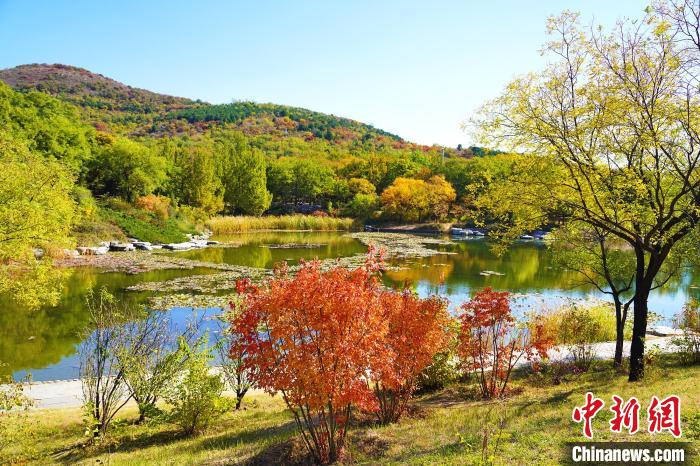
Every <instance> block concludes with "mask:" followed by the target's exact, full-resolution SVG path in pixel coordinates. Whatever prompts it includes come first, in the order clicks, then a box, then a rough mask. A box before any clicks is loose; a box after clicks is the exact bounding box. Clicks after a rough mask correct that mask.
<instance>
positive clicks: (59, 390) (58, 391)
mask: <svg viewBox="0 0 700 466" xmlns="http://www.w3.org/2000/svg"><path fill="white" fill-rule="evenodd" d="M673 338H674V337H671V336H665V337H655V336H652V335H648V336H647V340H646V341H647V346H648V348H651V347H652V346H654V345H657V346H658V347H659V349H660V350H661V352H663V353H675V352H677V349H676V347H674V345H673V343H672V340H673ZM592 347H593V351H594V353H595V356H594V359H596V360H612V358H613V356H614V354H615V342H612V341H609V342H603V343H594V344H593V345H592ZM629 349H630V342H629V341H625V344H624V350H623V354H624V355H625V357H627V355H629ZM568 356H569V355H568V350H567V349H566V348H565V347H557V348H555V349H553V350H552V352H551V353H550V357H549V361H550V362H564V361H566V360H567V359H568ZM525 364H526V363H525V362H521V363H519V366H523V365H525ZM218 370H219V367H218V366H213V367H212V371H213V372H216V371H218ZM22 386H23V388H24V393H25V394H26V395H27V396H29V397H30V398H31V399H32V400H34V403H35V405H34V406H33V407H32V408H31V409H32V410H36V409H59V408H75V407H79V406H81V405H82V400H81V396H82V384H81V382H80V379H69V380H50V381H43V382H29V383H24V384H22ZM249 393H251V394H252V393H263V391H262V390H259V389H254V388H251V389H250V392H249ZM131 402H132V401H130V403H131Z"/></svg>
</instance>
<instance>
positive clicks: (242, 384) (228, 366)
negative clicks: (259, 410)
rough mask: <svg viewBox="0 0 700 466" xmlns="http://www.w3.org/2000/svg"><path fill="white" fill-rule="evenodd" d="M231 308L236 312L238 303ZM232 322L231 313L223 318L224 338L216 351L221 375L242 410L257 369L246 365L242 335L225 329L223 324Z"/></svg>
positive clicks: (232, 302) (221, 328)
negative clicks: (234, 394)
mask: <svg viewBox="0 0 700 466" xmlns="http://www.w3.org/2000/svg"><path fill="white" fill-rule="evenodd" d="M236 301H237V299H236ZM230 306H231V311H235V309H236V302H235V301H231V304H230ZM231 320H233V317H232V316H231V315H230V313H226V314H224V315H223V316H222V322H221V323H220V325H219V331H220V333H221V335H222V336H221V339H220V340H219V341H218V342H217V344H216V349H217V351H218V353H219V359H220V360H221V374H222V375H223V378H224V381H225V382H226V384H227V385H228V386H229V388H230V389H231V390H233V391H234V392H235V393H236V407H235V408H236V409H241V404H242V403H243V398H244V397H245V395H246V393H248V390H250V388H251V387H252V386H253V378H254V377H255V371H256V368H255V367H250V365H247V364H246V360H247V358H248V355H249V353H248V350H247V348H245V347H244V346H242V345H239V344H238V343H239V342H240V339H241V335H240V334H238V333H236V332H235V331H234V330H233V329H232V328H231V327H229V328H225V327H224V324H223V322H229V321H231Z"/></svg>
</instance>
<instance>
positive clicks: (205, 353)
mask: <svg viewBox="0 0 700 466" xmlns="http://www.w3.org/2000/svg"><path fill="white" fill-rule="evenodd" d="M180 347H181V350H182V351H183V352H184V353H185V356H186V360H185V363H184V365H183V367H182V369H183V372H184V373H183V375H182V377H181V378H180V379H179V380H177V381H176V382H175V383H174V384H173V386H172V387H171V388H170V389H169V390H168V391H167V392H166V395H165V400H166V401H167V402H168V404H170V405H171V406H172V410H171V411H170V415H169V418H170V420H171V421H172V422H174V423H175V424H177V425H179V426H180V428H181V429H182V431H183V432H184V433H185V434H187V435H192V434H194V433H195V432H200V431H202V430H204V429H205V428H206V427H208V426H209V424H210V423H211V422H212V421H214V420H215V419H217V418H219V417H221V416H222V415H223V414H224V413H225V412H226V411H228V410H229V408H230V402H229V400H227V399H226V398H224V397H223V396H221V393H222V392H223V390H224V383H223V381H222V380H221V377H220V376H219V375H218V374H211V373H210V372H209V364H208V362H209V361H210V360H211V359H212V354H211V349H210V348H207V346H206V336H205V337H203V338H202V339H200V340H199V341H198V342H197V344H196V345H195V347H194V348H191V347H190V345H189V344H188V343H187V342H186V341H185V339H184V338H181V339H180Z"/></svg>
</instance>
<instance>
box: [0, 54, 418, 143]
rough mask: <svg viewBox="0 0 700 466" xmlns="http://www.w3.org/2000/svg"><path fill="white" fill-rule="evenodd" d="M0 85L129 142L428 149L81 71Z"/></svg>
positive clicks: (356, 128)
mask: <svg viewBox="0 0 700 466" xmlns="http://www.w3.org/2000/svg"><path fill="white" fill-rule="evenodd" d="M0 80H2V81H4V82H5V83H7V84H8V85H9V86H10V87H12V88H14V89H15V90H19V91H32V90H35V91H40V92H45V93H48V94H51V95H54V96H56V97H59V98H60V99H62V100H65V101H68V102H70V103H72V104H74V105H76V106H78V107H79V108H80V109H81V111H82V114H83V115H84V117H85V118H86V120H87V121H88V122H90V123H91V124H93V126H95V127H96V128H97V129H99V130H103V131H113V132H116V133H120V134H124V135H128V136H132V137H156V138H157V137H165V136H178V135H190V136H193V135H196V134H201V133H204V132H206V131H208V130H210V129H213V128H226V129H238V130H240V131H242V132H243V133H244V134H246V135H248V136H259V135H271V136H273V137H286V136H296V137H300V138H302V139H305V140H312V139H325V140H327V141H330V142H335V143H339V144H345V143H353V142H360V143H365V142H371V143H373V144H382V145H388V146H389V147H391V148H393V149H403V148H410V149H423V150H426V149H428V147H427V146H420V145H417V144H412V143H407V142H406V141H404V140H403V139H402V138H400V137H399V136H397V135H395V134H391V133H388V132H386V131H383V130H380V129H377V128H374V127H373V126H371V125H367V124H364V123H361V122H358V121H355V120H351V119H348V118H342V117H338V116H335V115H329V114H324V113H320V112H314V111H311V110H307V109H303V108H297V107H288V106H283V105H275V104H259V103H255V102H233V103H230V104H220V105H211V104H208V103H205V102H202V101H199V100H191V99H186V98H181V97H173V96H169V95H164V94H158V93H155V92H151V91H148V90H144V89H138V88H134V87H131V86H128V85H126V84H122V83H120V82H118V81H115V80H113V79H111V78H108V77H105V76H103V75H100V74H97V73H93V72H91V71H88V70H85V69H83V68H77V67H74V66H68V65H62V64H53V65H48V64H31V65H20V66H17V67H15V68H8V69H4V70H0Z"/></svg>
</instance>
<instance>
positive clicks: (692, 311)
mask: <svg viewBox="0 0 700 466" xmlns="http://www.w3.org/2000/svg"><path fill="white" fill-rule="evenodd" d="M675 320H676V325H677V326H678V328H680V329H681V330H683V336H681V337H677V338H674V339H673V344H674V345H675V346H676V347H678V349H679V354H680V356H681V360H682V361H683V362H684V363H685V364H697V363H699V362H700V303H699V302H698V301H697V300H695V299H691V300H690V301H689V302H687V303H686V305H685V306H683V310H682V311H681V312H680V313H679V314H678V315H677V316H676V319H675Z"/></svg>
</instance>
